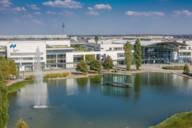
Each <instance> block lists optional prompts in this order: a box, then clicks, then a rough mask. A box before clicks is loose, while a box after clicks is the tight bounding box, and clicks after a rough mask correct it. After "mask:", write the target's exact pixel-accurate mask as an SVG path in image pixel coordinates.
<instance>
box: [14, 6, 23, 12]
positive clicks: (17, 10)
mask: <svg viewBox="0 0 192 128" xmlns="http://www.w3.org/2000/svg"><path fill="white" fill-rule="evenodd" d="M15 11H16V12H24V11H26V9H25V7H16V8H15Z"/></svg>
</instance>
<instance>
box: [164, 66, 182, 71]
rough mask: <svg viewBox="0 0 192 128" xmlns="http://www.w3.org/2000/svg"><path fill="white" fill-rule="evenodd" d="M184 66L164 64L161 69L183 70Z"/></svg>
mask: <svg viewBox="0 0 192 128" xmlns="http://www.w3.org/2000/svg"><path fill="white" fill-rule="evenodd" d="M183 68H184V66H164V67H162V69H166V70H183Z"/></svg>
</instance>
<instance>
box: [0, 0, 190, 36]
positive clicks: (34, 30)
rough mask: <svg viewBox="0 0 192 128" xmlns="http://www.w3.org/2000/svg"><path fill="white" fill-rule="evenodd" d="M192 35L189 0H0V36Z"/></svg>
mask: <svg viewBox="0 0 192 128" xmlns="http://www.w3.org/2000/svg"><path fill="white" fill-rule="evenodd" d="M62 22H64V23H65V33H66V34H82V35H83V34H141V33H142V34H192V0H0V34H1V35H3V34H9V35H13V34H62V27H61V26H62Z"/></svg>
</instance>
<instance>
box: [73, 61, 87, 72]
mask: <svg viewBox="0 0 192 128" xmlns="http://www.w3.org/2000/svg"><path fill="white" fill-rule="evenodd" d="M76 70H77V71H80V72H82V73H86V74H87V72H88V65H87V64H86V63H85V61H83V60H81V62H80V63H79V64H77V67H76Z"/></svg>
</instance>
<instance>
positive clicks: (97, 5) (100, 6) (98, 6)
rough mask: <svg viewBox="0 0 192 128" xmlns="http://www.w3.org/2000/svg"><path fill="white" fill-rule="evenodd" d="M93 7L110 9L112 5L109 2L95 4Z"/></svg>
mask: <svg viewBox="0 0 192 128" xmlns="http://www.w3.org/2000/svg"><path fill="white" fill-rule="evenodd" d="M94 9H96V10H111V9H112V7H111V5H110V4H96V5H95V6H94Z"/></svg>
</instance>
